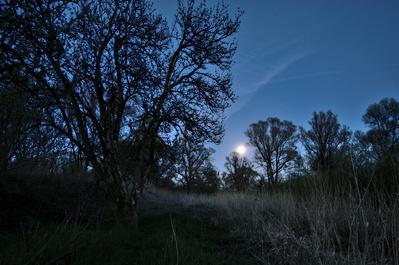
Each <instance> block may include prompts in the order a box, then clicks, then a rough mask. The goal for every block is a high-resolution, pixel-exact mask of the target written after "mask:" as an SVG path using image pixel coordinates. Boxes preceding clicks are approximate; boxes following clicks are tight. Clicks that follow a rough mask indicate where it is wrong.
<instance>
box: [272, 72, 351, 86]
mask: <svg viewBox="0 0 399 265" xmlns="http://www.w3.org/2000/svg"><path fill="white" fill-rule="evenodd" d="M343 72H344V70H331V71H320V72H315V73H308V74H301V75H293V76H288V77H284V78H275V79H274V80H273V81H272V83H280V82H284V81H290V80H298V79H306V78H309V77H318V76H323V75H338V74H342V73H343Z"/></svg>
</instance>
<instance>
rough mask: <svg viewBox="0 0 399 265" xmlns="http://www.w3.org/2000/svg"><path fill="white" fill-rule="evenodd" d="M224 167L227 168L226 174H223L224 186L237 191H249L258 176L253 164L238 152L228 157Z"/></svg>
mask: <svg viewBox="0 0 399 265" xmlns="http://www.w3.org/2000/svg"><path fill="white" fill-rule="evenodd" d="M224 166H225V168H226V172H224V174H223V181H224V184H225V186H226V187H227V188H229V189H233V190H236V191H245V190H247V189H248V188H249V185H250V184H251V182H253V180H254V178H255V177H256V176H257V175H258V174H257V172H256V171H255V170H254V169H253V166H252V164H251V162H250V161H249V160H248V159H247V158H245V157H242V156H240V155H239V154H238V153H236V152H233V153H231V154H230V155H229V156H228V157H226V163H225V164H224Z"/></svg>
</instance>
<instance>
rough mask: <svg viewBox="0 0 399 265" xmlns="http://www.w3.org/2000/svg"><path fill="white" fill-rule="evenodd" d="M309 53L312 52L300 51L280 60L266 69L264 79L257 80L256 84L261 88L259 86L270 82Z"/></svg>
mask: <svg viewBox="0 0 399 265" xmlns="http://www.w3.org/2000/svg"><path fill="white" fill-rule="evenodd" d="M309 54H310V53H298V54H294V55H292V56H289V57H286V58H284V59H282V60H280V61H279V62H277V63H275V64H274V65H272V67H270V69H268V70H267V71H265V73H264V75H263V77H262V79H260V80H259V81H258V82H256V83H255V86H256V87H257V88H258V89H259V87H261V86H265V85H267V84H269V83H270V82H271V81H272V80H273V79H274V78H275V77H276V76H278V75H280V74H281V73H282V72H284V71H285V70H286V69H287V68H288V67H289V66H291V65H292V64H294V63H296V62H297V61H299V60H300V59H302V58H304V57H306V56H307V55H309Z"/></svg>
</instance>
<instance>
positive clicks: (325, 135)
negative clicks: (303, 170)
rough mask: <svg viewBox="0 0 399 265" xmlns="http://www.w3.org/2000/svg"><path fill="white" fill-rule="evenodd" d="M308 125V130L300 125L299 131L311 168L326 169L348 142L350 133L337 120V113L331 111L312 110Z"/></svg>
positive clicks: (331, 164)
mask: <svg viewBox="0 0 399 265" xmlns="http://www.w3.org/2000/svg"><path fill="white" fill-rule="evenodd" d="M309 125H310V129H309V130H305V129H304V128H302V127H301V128H300V131H301V142H302V144H303V146H304V147H305V149H306V152H307V156H308V159H309V162H310V165H311V168H312V169H314V170H321V171H324V170H328V169H329V168H331V167H332V166H333V164H334V162H335V161H334V160H335V158H336V157H337V155H338V154H339V152H340V151H342V150H343V149H342V148H343V147H344V146H345V145H346V144H347V143H348V140H349V137H350V135H351V133H350V131H349V130H348V128H347V127H345V126H342V125H341V124H340V123H339V122H338V119H337V115H335V114H334V113H332V112H331V111H327V112H318V113H317V112H314V113H313V117H312V120H311V121H310V122H309Z"/></svg>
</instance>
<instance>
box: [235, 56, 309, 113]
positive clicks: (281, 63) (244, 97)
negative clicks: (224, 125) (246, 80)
mask: <svg viewBox="0 0 399 265" xmlns="http://www.w3.org/2000/svg"><path fill="white" fill-rule="evenodd" d="M310 54H311V52H302V53H294V54H292V55H285V56H283V57H282V58H281V59H279V60H277V61H276V62H275V63H272V64H270V65H268V66H267V67H266V69H265V70H263V74H262V75H260V77H258V78H257V81H255V82H253V83H252V84H249V85H248V86H247V87H246V89H245V91H242V92H241V93H239V94H238V100H237V102H236V103H235V104H234V105H233V106H232V107H231V108H230V109H229V110H228V112H227V117H228V118H229V117H231V116H232V115H233V114H235V113H237V112H239V111H240V110H241V109H242V108H243V107H244V106H246V105H247V104H248V103H249V102H250V101H251V100H252V98H253V97H254V95H256V93H257V92H258V91H259V90H260V89H261V88H264V87H265V86H266V85H267V84H269V83H270V82H272V81H273V80H274V79H275V78H276V77H277V76H279V75H280V74H282V73H283V72H284V71H285V70H286V69H287V68H288V67H290V66H292V65H293V64H295V63H296V62H298V61H299V60H301V59H302V58H304V57H306V56H308V55H310Z"/></svg>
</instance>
